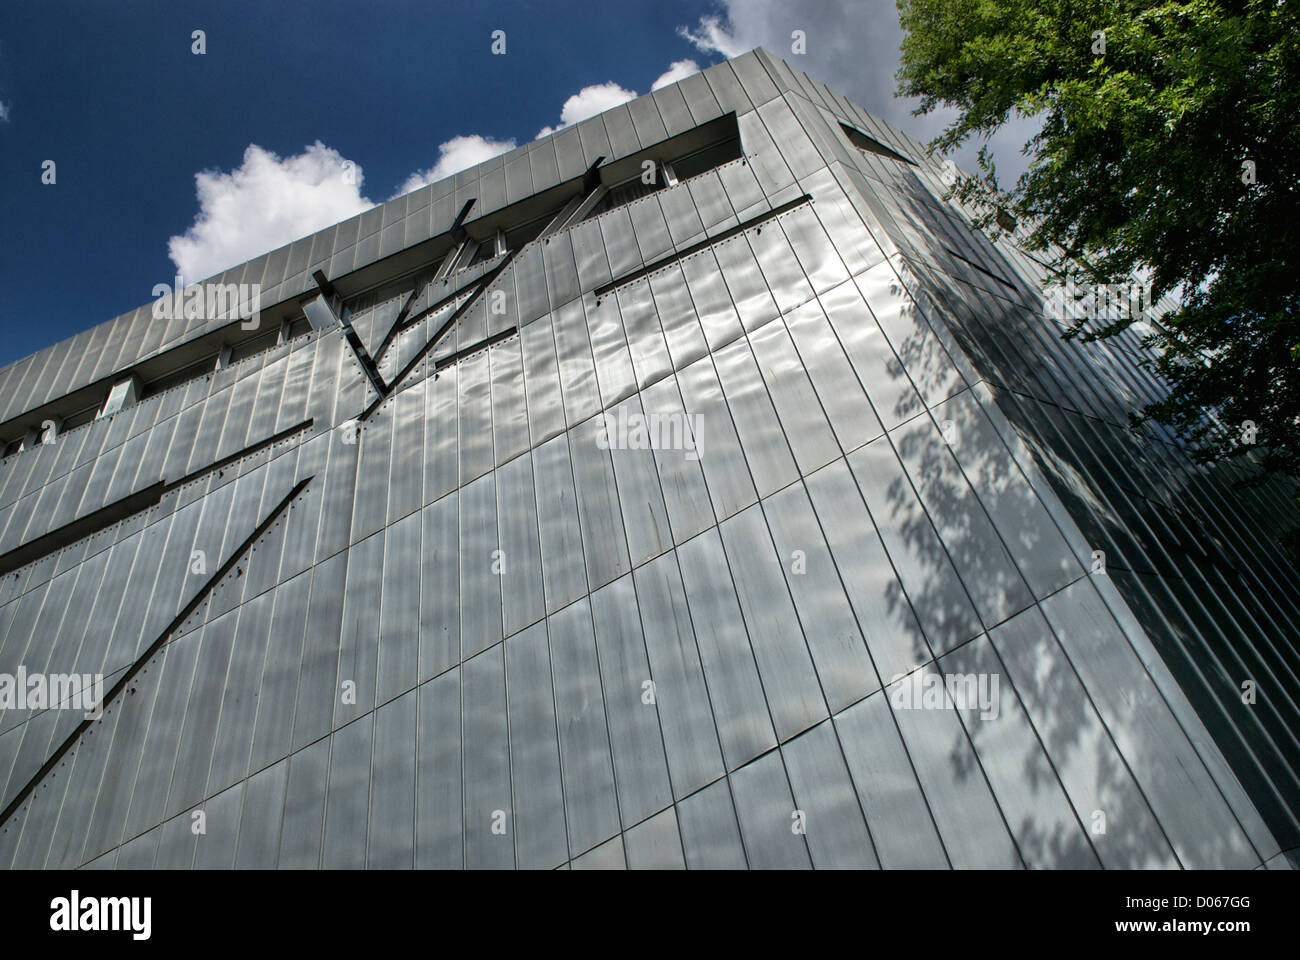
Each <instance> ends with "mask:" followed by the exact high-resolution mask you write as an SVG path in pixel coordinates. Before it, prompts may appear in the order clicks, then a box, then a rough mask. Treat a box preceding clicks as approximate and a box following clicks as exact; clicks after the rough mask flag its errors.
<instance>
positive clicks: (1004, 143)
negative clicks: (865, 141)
mask: <svg viewBox="0 0 1300 960" xmlns="http://www.w3.org/2000/svg"><path fill="white" fill-rule="evenodd" d="M721 5H722V7H723V9H724V11H725V13H724V15H723V16H721V17H718V16H705V17H701V18H700V19H699V21H698V23H696V25H695V26H694V27H693V28H692V27H686V26H682V27H678V28H677V32H678V33H679V34H680V35H681V36H683V37H685V38H686V39H687V40H690V41H691V43H693V44H694V45H695V46H696V48H697V49H699V50H700V51H701V52H703V53H708V54H721V55H722V56H724V57H734V56H737V55H738V54H741V53H744V52H746V51H748V50H752V49H753V48H754V47H763V48H765V49H767V50H769V51H771V52H772V53H773V54H775V55H776V56H778V57H781V58H782V59H784V60H785V61H786V62H787V63H789V64H790V65H791V66H792V67H795V68H797V69H800V70H803V71H804V72H805V73H808V74H809V75H811V76H812V77H814V78H815V79H817V80H820V81H821V82H822V83H824V84H826V85H827V86H828V87H830V88H831V89H832V90H834V91H835V92H837V93H842V94H844V95H845V96H846V97H848V98H849V99H850V100H852V101H854V102H855V103H858V104H861V105H862V106H863V107H866V108H867V109H868V110H869V111H871V112H872V113H873V114H875V115H876V116H878V117H880V118H881V119H882V120H884V121H885V122H886V123H888V124H890V125H891V126H893V127H896V128H897V129H900V130H902V131H903V132H905V133H907V134H909V135H910V136H912V137H915V138H916V139H917V140H920V141H921V142H922V143H925V142H927V141H929V140H930V139H931V138H933V137H935V136H937V135H938V134H939V133H940V132H941V131H942V130H943V128H944V127H945V126H947V125H948V124H949V123H951V122H952V120H954V119H955V118H956V116H957V113H956V111H955V110H951V109H948V108H938V109H936V110H934V111H933V112H931V113H929V114H927V115H926V116H924V117H914V116H912V111H913V110H914V109H915V108H916V106H917V104H918V102H919V101H917V100H915V99H900V98H897V97H895V96H894V90H895V89H896V88H897V80H895V78H894V73H895V71H897V70H898V63H899V44H900V43H901V42H902V39H903V29H902V27H900V26H899V23H898V9H897V7H896V6H895V3H894V0H825V2H821V3H811V4H797V5H796V4H791V3H789V2H788V0H721ZM795 30H802V31H804V33H805V35H806V37H807V52H806V53H805V54H803V55H798V54H794V53H792V52H791V50H790V47H791V43H792V39H791V36H790V35H791V33H792V32H793V31H795ZM1039 126H1040V124H1039V121H1038V120H1037V119H1026V118H1023V117H1016V116H1014V115H1013V116H1012V117H1011V118H1010V120H1009V122H1008V123H1007V125H1006V126H1005V127H1003V128H1002V130H1000V131H999V133H998V134H997V135H995V136H994V137H993V139H992V141H991V142H990V144H989V149H990V151H991V152H992V153H993V157H994V159H995V160H996V161H997V165H998V179H999V180H1001V181H1003V183H1004V184H1006V185H1010V184H1011V183H1012V182H1013V181H1014V180H1015V178H1016V177H1018V176H1019V175H1020V174H1021V173H1022V172H1023V171H1024V169H1025V167H1026V166H1027V160H1026V158H1025V157H1023V156H1022V155H1021V154H1020V147H1021V145H1022V144H1024V143H1025V141H1026V140H1028V139H1029V137H1031V136H1033V135H1034V134H1035V133H1036V132H1037V131H1038V129H1039ZM981 143H982V141H975V142H968V143H967V144H966V145H964V146H963V147H962V148H961V149H960V150H958V151H956V152H955V153H953V154H952V159H953V162H955V163H956V164H957V165H958V166H959V167H962V168H963V169H965V170H969V171H974V170H975V169H976V168H977V164H976V160H975V158H976V156H977V155H978V153H979V148H980V145H981Z"/></svg>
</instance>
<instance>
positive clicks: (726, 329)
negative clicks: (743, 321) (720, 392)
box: [681, 250, 744, 351]
mask: <svg viewBox="0 0 1300 960" xmlns="http://www.w3.org/2000/svg"><path fill="white" fill-rule="evenodd" d="M681 266H682V273H683V275H684V277H685V279H686V285H687V287H688V289H689V291H690V295H691V300H692V302H693V306H694V309H695V312H696V314H697V316H698V317H699V321H700V326H701V327H702V328H703V330H704V335H705V337H706V338H707V339H708V343H709V348H710V349H711V350H714V351H716V350H717V349H718V348H719V347H721V346H723V345H724V344H728V343H730V342H731V341H733V340H735V339H736V338H737V337H739V336H740V335H741V334H742V333H743V332H744V331H743V329H742V327H741V325H740V317H739V315H738V314H737V313H736V308H735V306H734V305H733V304H732V302H731V296H730V294H729V293H728V292H727V284H726V281H725V280H724V278H723V275H722V270H721V269H720V268H719V266H718V261H717V258H716V257H714V255H713V252H712V251H711V250H704V251H703V252H701V253H699V254H697V255H696V256H692V257H688V258H686V259H685V260H683V261H682V264H681Z"/></svg>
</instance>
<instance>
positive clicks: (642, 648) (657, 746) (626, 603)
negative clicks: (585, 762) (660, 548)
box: [591, 577, 680, 853]
mask: <svg viewBox="0 0 1300 960" xmlns="http://www.w3.org/2000/svg"><path fill="white" fill-rule="evenodd" d="M591 612H592V618H593V620H594V621H595V626H596V651H597V656H598V658H599V660H600V672H601V676H602V678H603V686H604V695H605V712H606V717H607V719H608V721H609V734H610V743H611V745H612V747H613V756H614V774H615V777H616V779H617V782H618V801H619V810H620V812H621V815H622V822H623V823H625V824H633V823H639V822H640V821H641V820H644V819H645V818H646V817H648V816H649V815H650V814H652V813H654V812H655V811H656V810H662V809H663V808H664V807H666V806H668V805H670V804H671V803H672V801H673V795H672V789H671V785H670V784H669V780H668V765H667V761H666V759H665V756H664V742H663V736H662V734H661V733H660V730H659V716H658V714H659V707H658V702H657V700H658V698H657V696H654V695H652V694H653V681H652V680H651V676H650V664H649V661H648V659H647V656H646V644H645V639H644V637H643V635H642V630H641V617H640V612H639V611H638V608H637V601H636V588H635V586H634V584H633V581H632V578H631V577H623V578H622V579H620V580H616V581H615V582H614V583H611V584H609V585H608V586H606V587H604V588H603V589H601V590H598V591H596V592H595V593H593V594H592V597H591ZM647 684H649V685H650V686H649V687H647ZM648 695H649V699H650V701H651V702H649V703H647V702H646V700H647V696H648ZM678 852H679V853H680V848H679V850H678Z"/></svg>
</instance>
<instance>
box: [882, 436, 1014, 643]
mask: <svg viewBox="0 0 1300 960" xmlns="http://www.w3.org/2000/svg"><path fill="white" fill-rule="evenodd" d="M952 426H956V424H955V423H954V424H952ZM963 439H966V438H963V437H961V435H960V433H958V434H957V435H956V436H955V437H954V440H955V442H956V443H957V444H961V442H962V440H963ZM893 440H894V443H895V444H897V448H898V454H899V457H900V458H901V459H902V460H903V463H904V465H905V467H906V469H907V472H908V474H909V475H910V476H911V478H912V482H913V484H915V486H916V490H917V493H918V496H919V497H920V502H921V504H922V505H923V506H924V508H925V510H926V512H927V513H928V514H929V516H930V519H931V520H932V521H933V523H934V525H935V527H936V528H937V530H938V533H939V537H940V539H941V540H942V541H943V545H944V547H945V548H946V550H947V554H948V556H949V557H951V559H952V562H953V564H954V565H955V566H956V568H957V571H958V573H959V574H960V575H961V576H962V580H963V582H964V583H965V587H966V591H967V592H968V593H969V594H970V596H971V598H972V600H973V601H974V603H975V605H976V609H977V610H978V611H979V614H980V618H981V620H982V621H983V622H984V623H986V624H994V623H1000V622H1001V621H1002V620H1005V619H1006V618H1007V617H1009V616H1011V614H1013V613H1015V612H1017V611H1019V610H1023V609H1024V608H1025V607H1026V606H1027V605H1028V604H1030V603H1031V602H1033V597H1032V595H1031V594H1030V592H1029V589H1028V587H1026V585H1025V582H1024V580H1023V578H1022V577H1021V576H1020V572H1019V571H1018V570H1017V569H1016V566H1015V564H1014V562H1013V561H1012V559H1011V556H1010V554H1009V553H1008V552H1007V548H1006V546H1005V544H1004V543H1003V540H1002V538H1000V537H999V536H998V535H997V531H996V530H995V529H994V528H993V524H992V523H991V522H990V521H989V518H988V516H987V515H986V514H985V513H984V508H983V506H982V505H981V504H980V501H979V498H978V497H976V496H975V492H974V491H973V490H972V489H971V487H970V484H969V483H967V482H966V478H965V476H963V474H962V472H961V468H960V467H959V466H958V465H957V461H956V460H954V459H953V456H952V453H951V451H950V450H949V448H948V444H947V443H946V442H945V439H944V436H943V435H942V434H941V433H940V431H939V430H938V428H937V427H936V426H935V424H934V423H933V422H932V421H931V420H930V419H929V418H928V417H918V418H917V419H916V420H913V421H912V422H911V423H907V424H904V425H903V426H901V427H899V428H898V429H897V430H896V431H895V432H894V435H893ZM998 459H999V460H1001V464H999V466H1000V467H1001V468H1002V469H1004V470H1005V469H1008V468H1010V467H1011V464H1010V463H1009V462H1008V461H1009V459H1010V458H1009V457H1006V456H1005V455H1004V456H1002V457H1000V458H998ZM1022 529H1023V527H1022V526H1021V524H1019V523H1017V524H1016V525H1015V526H1014V527H1012V528H1011V529H1010V530H1007V531H1006V534H1007V535H1012V536H1014V533H1015V532H1017V531H1018V530H1022Z"/></svg>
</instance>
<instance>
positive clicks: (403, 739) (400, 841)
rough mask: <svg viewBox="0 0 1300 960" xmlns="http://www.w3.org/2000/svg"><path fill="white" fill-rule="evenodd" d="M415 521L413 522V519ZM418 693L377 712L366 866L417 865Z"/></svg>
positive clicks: (397, 867) (401, 697) (405, 696)
mask: <svg viewBox="0 0 1300 960" xmlns="http://www.w3.org/2000/svg"><path fill="white" fill-rule="evenodd" d="M413 519H414V518H413ZM417 697H418V693H417V692H416V691H415V690H410V691H408V692H407V693H405V694H403V695H402V696H400V697H398V698H397V699H396V700H393V701H391V702H389V703H386V704H384V706H382V707H380V708H379V709H378V710H376V711H375V758H374V773H373V783H372V784H371V796H370V836H369V841H368V845H367V850H366V866H367V867H370V868H372V869H374V868H379V869H387V870H393V869H399V868H401V869H410V868H411V867H413V866H414V865H415V738H416V722H417V717H416V705H417Z"/></svg>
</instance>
